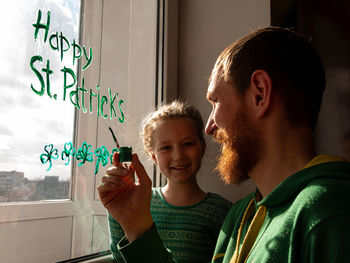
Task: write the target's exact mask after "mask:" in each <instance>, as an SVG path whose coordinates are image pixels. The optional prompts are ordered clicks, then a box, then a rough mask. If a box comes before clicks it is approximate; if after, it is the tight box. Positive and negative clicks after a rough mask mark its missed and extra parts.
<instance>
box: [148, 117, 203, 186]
mask: <svg viewBox="0 0 350 263" xmlns="http://www.w3.org/2000/svg"><path fill="white" fill-rule="evenodd" d="M204 148H205V144H204V143H201V141H200V139H199V138H198V135H197V132H196V127H195V124H194V121H192V120H191V119H188V118H179V119H174V120H165V121H161V122H160V123H159V125H158V127H157V128H156V129H155V130H154V132H153V154H152V158H153V160H154V161H155V163H156V164H157V165H158V167H159V169H160V171H161V172H162V174H163V175H165V176H166V177H167V179H168V180H169V181H171V182H174V183H185V182H188V181H192V180H196V173H197V172H198V170H199V168H200V165H201V159H202V157H203V154H204V150H205V149H204Z"/></svg>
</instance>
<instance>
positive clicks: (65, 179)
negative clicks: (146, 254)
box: [0, 0, 80, 202]
mask: <svg viewBox="0 0 350 263" xmlns="http://www.w3.org/2000/svg"><path fill="white" fill-rule="evenodd" d="M8 5H9V6H6V7H7V8H2V9H1V11H0V12H1V13H2V14H1V18H0V19H1V24H2V25H3V26H2V32H3V36H5V37H4V38H3V41H1V43H0V53H1V58H2V59H1V62H0V63H1V64H0V67H1V70H0V79H1V83H2V94H1V97H2V100H1V101H2V103H1V108H2V109H1V111H0V123H1V126H0V140H1V141H2V142H3V143H1V145H0V156H1V158H0V181H1V182H3V184H1V187H0V202H12V201H38V200H46V199H69V181H70V175H71V163H69V160H66V161H61V162H56V160H55V159H56V158H57V159H58V157H59V156H58V152H57V153H56V151H57V148H58V149H60V148H62V147H63V146H64V145H65V143H66V142H70V141H72V139H73V122H74V107H72V105H71V104H70V103H69V102H67V100H66V101H64V100H63V94H62V88H61V87H62V84H61V83H62V80H63V77H62V72H61V68H63V67H67V68H70V69H72V71H73V72H75V74H76V69H77V67H76V66H77V63H75V65H73V62H72V54H73V52H71V51H69V52H68V51H66V52H63V54H62V52H61V51H62V49H61V48H60V45H59V43H60V42H61V41H60V40H61V39H63V40H64V41H65V40H68V41H72V40H73V41H74V39H76V41H78V40H79V14H80V4H79V2H78V1H39V0H36V1H31V2H30V3H29V2H28V1H18V0H17V1H11V2H10V3H9V4H8ZM50 13H51V14H50ZM23 14H25V15H23ZM36 23H40V24H41V25H47V26H48V29H47V32H48V33H49V34H48V35H47V36H46V35H45V32H46V31H45V29H44V28H40V29H39V28H38V31H37V32H36V31H35V27H34V26H32V24H36ZM5 25H6V26H5ZM61 33H62V37H61V35H60V34H61ZM44 39H45V40H44ZM64 41H63V42H62V43H63V44H64V47H63V49H67V44H66V42H64ZM61 54H62V55H61ZM63 65H64V66H63ZM44 70H46V72H45V71H44ZM48 73H50V74H48ZM36 74H37V75H36ZM47 76H48V77H47ZM40 81H42V84H41V82H40ZM42 85H44V86H42ZM50 97H51V98H50ZM54 98H56V99H54ZM40 153H41V154H40ZM50 153H52V154H51V155H50Z"/></svg>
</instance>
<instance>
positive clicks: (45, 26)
mask: <svg viewBox="0 0 350 263" xmlns="http://www.w3.org/2000/svg"><path fill="white" fill-rule="evenodd" d="M41 15H42V13H41V10H40V9H39V11H38V18H37V20H36V23H35V24H33V27H34V28H35V30H34V39H36V38H37V36H38V33H39V30H40V29H43V30H44V31H45V34H44V43H46V40H47V35H48V33H49V28H50V16H51V13H50V11H47V20H46V24H42V23H41Z"/></svg>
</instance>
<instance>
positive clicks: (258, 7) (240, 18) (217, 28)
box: [166, 0, 270, 201]
mask: <svg viewBox="0 0 350 263" xmlns="http://www.w3.org/2000/svg"><path fill="white" fill-rule="evenodd" d="M169 2H171V3H169V9H170V10H169V13H170V16H169V17H170V19H172V20H170V21H169V27H168V30H169V32H168V35H170V37H169V38H171V39H172V41H170V43H167V44H168V45H167V46H168V51H169V52H173V53H172V54H177V61H176V60H175V59H174V55H172V54H170V55H168V56H167V58H168V61H167V63H168V65H169V66H168V69H169V70H170V71H169V72H168V73H169V74H170V76H168V78H167V79H168V80H169V81H168V82H166V83H167V85H168V88H169V89H174V86H175V87H176V86H177V96H180V97H181V98H182V99H186V100H187V101H188V102H189V103H191V104H194V105H195V106H196V107H197V108H198V109H199V110H200V111H201V113H202V115H203V119H204V120H205V121H206V120H207V118H208V116H209V114H210V111H211V106H210V104H209V103H208V102H207V101H206V90H207V83H208V76H209V74H210V72H211V69H212V67H213V65H214V63H215V60H216V58H217V56H218V55H219V54H220V52H221V51H222V50H223V49H224V48H225V47H226V46H228V45H229V44H230V43H232V42H233V41H235V40H236V39H237V38H239V37H241V36H243V35H245V34H247V33H249V32H250V31H251V30H252V29H256V28H258V27H263V26H267V25H270V1H268V0H249V1H246V0H215V1H213V0H182V1H181V0H180V1H178V6H176V5H175V4H174V1H173V0H170V1H169ZM176 11H178V16H177V17H176V16H175V15H174V12H176ZM176 39H177V47H178V49H177V50H174V49H175V48H174V40H175V41H176ZM174 64H175V65H176V64H177V68H176V69H174V66H171V65H174ZM174 74H176V76H177V80H176V81H177V83H176V84H174V79H176V78H175V77H174ZM168 93H169V94H172V95H173V94H175V92H174V91H173V90H172V91H171V92H168ZM169 97H170V96H169ZM207 145H208V147H207V153H206V156H205V158H204V160H203V164H202V168H201V170H200V174H199V175H198V181H199V184H200V186H201V187H202V188H203V189H204V190H206V191H211V192H217V193H220V194H221V195H223V196H225V197H226V198H228V199H229V200H231V201H236V200H238V199H239V198H241V197H243V196H245V195H246V194H247V193H249V192H251V191H253V190H254V189H255V187H254V186H253V184H252V183H251V182H247V183H244V184H242V185H241V186H233V185H224V184H223V183H222V182H221V181H220V180H219V178H218V176H217V174H216V173H214V172H213V169H214V167H215V165H216V156H217V155H218V153H219V151H220V149H219V146H218V145H217V144H214V143H213V142H211V139H210V138H209V137H207Z"/></svg>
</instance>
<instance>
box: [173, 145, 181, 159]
mask: <svg viewBox="0 0 350 263" xmlns="http://www.w3.org/2000/svg"><path fill="white" fill-rule="evenodd" d="M183 157H184V151H183V148H182V147H180V146H177V147H175V148H174V151H173V158H174V160H181V159H182V158H183Z"/></svg>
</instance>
